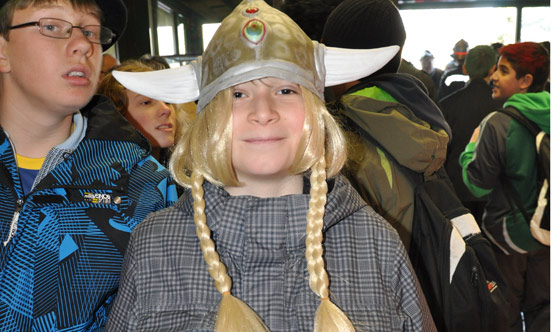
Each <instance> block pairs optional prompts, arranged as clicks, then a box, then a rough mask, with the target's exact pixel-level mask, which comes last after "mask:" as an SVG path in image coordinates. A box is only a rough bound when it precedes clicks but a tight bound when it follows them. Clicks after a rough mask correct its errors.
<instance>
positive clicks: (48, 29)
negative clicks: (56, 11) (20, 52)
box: [42, 24, 61, 32]
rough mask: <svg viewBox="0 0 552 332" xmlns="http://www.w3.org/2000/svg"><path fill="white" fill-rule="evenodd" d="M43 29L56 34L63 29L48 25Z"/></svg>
mask: <svg viewBox="0 0 552 332" xmlns="http://www.w3.org/2000/svg"><path fill="white" fill-rule="evenodd" d="M42 29H44V30H47V31H52V32H55V31H59V30H60V29H61V28H60V27H59V26H58V25H55V24H46V25H43V26H42Z"/></svg>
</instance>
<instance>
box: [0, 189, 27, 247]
mask: <svg viewBox="0 0 552 332" xmlns="http://www.w3.org/2000/svg"><path fill="white" fill-rule="evenodd" d="M24 203H25V202H24V201H23V200H22V199H21V198H20V199H18V200H17V203H16V204H17V205H16V207H15V212H14V214H13V217H12V221H11V224H10V230H9V232H8V239H7V240H6V241H4V242H3V244H4V247H5V246H7V245H8V243H10V241H11V239H12V238H13V236H14V235H15V232H17V222H18V221H19V212H20V211H21V209H23V204H24Z"/></svg>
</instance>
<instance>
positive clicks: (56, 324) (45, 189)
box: [0, 96, 177, 332]
mask: <svg viewBox="0 0 552 332" xmlns="http://www.w3.org/2000/svg"><path fill="white" fill-rule="evenodd" d="M81 113H82V115H83V116H84V117H86V118H87V119H88V126H87V129H86V134H85V137H84V139H83V140H82V141H81V142H80V143H79V145H78V146H77V147H76V150H74V152H73V153H71V154H66V155H64V156H63V161H62V162H61V163H60V164H59V165H57V166H56V167H55V168H54V169H53V170H52V171H50V172H49V173H48V174H47V175H46V176H45V177H44V178H42V180H40V182H39V183H38V184H37V185H36V186H35V188H34V189H33V190H32V191H31V192H30V193H29V194H28V195H27V196H26V197H25V196H24V195H23V191H22V186H21V181H20V179H19V174H18V171H17V165H16V162H15V157H14V151H13V149H12V146H11V143H10V141H9V139H8V138H7V136H6V134H5V132H4V131H3V130H2V129H0V239H1V243H0V283H1V287H0V331H12V332H16V331H98V330H99V331H101V330H102V329H103V325H104V324H105V322H106V319H107V314H108V313H109V309H110V307H111V304H112V301H113V299H114V297H115V295H116V292H117V287H118V285H119V274H120V271H121V265H122V261H123V255H124V252H125V249H126V245H127V242H128V239H129V235H130V231H131V230H132V229H133V228H134V227H135V226H136V225H137V224H138V223H139V222H140V221H141V220H142V219H143V218H144V217H145V216H146V215H147V214H148V213H150V212H153V211H157V210H159V209H162V208H164V207H166V206H170V205H172V204H173V203H174V202H175V201H176V198H177V197H176V188H175V185H174V184H173V183H172V181H171V180H170V179H169V173H168V171H167V170H166V169H165V168H163V167H162V166H161V165H160V164H159V163H158V162H157V161H156V160H155V159H154V158H152V157H151V156H149V151H150V147H149V144H148V143H147V140H146V139H145V138H144V137H143V136H142V135H140V134H139V133H138V132H137V131H136V130H135V129H134V127H132V125H130V124H129V123H128V122H126V121H125V120H124V118H123V117H122V116H120V114H119V113H118V112H117V111H116V110H115V109H114V108H113V106H112V104H111V102H110V101H109V100H108V99H107V98H105V97H102V96H95V97H94V99H93V100H92V101H91V102H90V103H89V105H88V106H86V107H85V109H83V110H81ZM14 220H15V222H14ZM14 225H16V226H17V227H16V229H14ZM10 233H11V234H10Z"/></svg>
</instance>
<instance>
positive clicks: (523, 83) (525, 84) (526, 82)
mask: <svg viewBox="0 0 552 332" xmlns="http://www.w3.org/2000/svg"><path fill="white" fill-rule="evenodd" d="M531 84H533V75H531V74H525V75H524V76H523V77H522V78H520V79H519V87H520V88H521V89H523V90H527V89H529V87H530V86H531Z"/></svg>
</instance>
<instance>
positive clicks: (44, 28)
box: [38, 18, 113, 44]
mask: <svg viewBox="0 0 552 332" xmlns="http://www.w3.org/2000/svg"><path fill="white" fill-rule="evenodd" d="M38 24H39V28H40V33H42V34H43V35H45V36H47V37H52V38H60V39H66V38H69V37H70V36H71V34H72V32H73V28H77V29H80V30H81V31H82V33H83V34H84V36H85V37H86V38H88V40H90V42H92V43H95V44H109V43H110V42H111V39H112V36H113V33H112V32H111V30H109V29H108V28H105V27H102V26H100V25H85V26H84V27H80V26H74V25H73V24H71V23H70V22H67V21H64V20H60V19H57V18H42V19H40V20H39V21H38Z"/></svg>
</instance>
